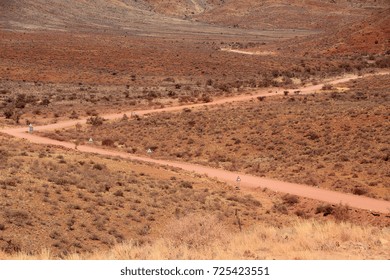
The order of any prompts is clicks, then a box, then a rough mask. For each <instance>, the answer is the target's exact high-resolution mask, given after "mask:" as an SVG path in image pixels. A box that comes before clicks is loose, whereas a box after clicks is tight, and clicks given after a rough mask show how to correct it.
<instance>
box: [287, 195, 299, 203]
mask: <svg viewBox="0 0 390 280" xmlns="http://www.w3.org/2000/svg"><path fill="white" fill-rule="evenodd" d="M283 202H284V203H286V204H288V205H294V204H297V203H298V202H299V197H298V196H296V195H293V194H286V195H284V196H283Z"/></svg>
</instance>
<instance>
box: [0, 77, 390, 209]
mask: <svg viewBox="0 0 390 280" xmlns="http://www.w3.org/2000/svg"><path fill="white" fill-rule="evenodd" d="M381 74H386V73H381ZM356 78H358V77H357V76H350V77H347V78H342V79H337V80H333V81H330V82H328V84H337V83H341V82H346V81H348V80H351V79H356ZM322 86H323V84H320V85H316V86H310V87H304V88H301V89H298V90H300V94H307V93H311V92H313V91H315V90H319V89H321V87H322ZM281 92H282V89H279V94H281ZM277 94H278V93H277V92H276V90H275V89H274V90H272V92H268V90H261V91H257V92H254V94H252V95H251V96H238V97H231V98H225V99H220V100H216V101H213V102H210V103H207V104H194V105H185V106H176V107H170V108H164V109H156V110H153V109H152V110H143V111H137V112H136V113H137V114H138V115H144V114H149V113H158V112H163V111H165V112H171V111H178V110H182V109H183V108H188V107H192V108H195V107H202V106H210V105H216V104H222V103H229V102H237V101H245V100H250V99H252V98H255V97H257V96H270V95H277ZM126 113H128V114H129V113H130V112H126ZM123 114H124V113H119V114H111V115H107V116H104V118H106V119H117V118H120V117H122V116H123ZM85 122H86V119H83V120H72V121H64V122H60V123H55V124H49V125H44V126H40V127H35V128H34V129H35V130H38V131H43V130H53V129H61V128H65V127H69V126H73V125H75V124H76V123H85ZM26 131H27V129H26V128H8V129H3V130H1V131H0V132H2V133H5V134H8V135H11V136H14V137H17V138H23V139H27V140H28V141H30V142H33V143H37V144H45V145H56V146H62V147H66V148H69V149H74V148H75V144H74V143H70V142H61V141H57V140H53V139H49V138H45V137H41V136H37V135H35V134H33V133H32V134H29V133H26ZM77 149H78V150H79V151H81V152H86V153H96V154H100V155H107V156H118V157H121V158H125V159H133V160H140V161H145V162H151V163H156V164H159V165H166V166H172V167H178V168H181V169H183V170H186V171H191V172H196V173H198V174H206V175H208V176H209V177H215V178H217V179H218V180H221V181H224V182H226V183H228V184H231V185H234V184H235V183H236V179H237V176H240V178H241V182H240V185H241V187H247V188H268V189H270V190H273V191H278V192H283V193H290V194H294V195H298V196H301V197H306V198H311V199H316V200H319V201H324V202H327V203H331V204H338V203H343V204H347V205H348V206H350V207H354V208H360V209H366V210H370V211H376V212H381V213H390V202H388V201H383V200H377V199H373V198H369V197H364V196H357V195H352V194H347V193H340V192H335V191H330V190H324V189H319V188H315V187H311V186H307V185H300V184H294V183H288V182H282V181H278V180H273V179H268V178H263V177H257V176H252V175H247V174H239V173H235V172H230V171H226V170H221V169H215V168H211V167H207V166H201V165H196V164H191V163H185V162H175V161H167V160H158V159H153V158H151V157H139V156H134V155H131V154H128V153H124V152H119V151H109V150H104V149H100V148H97V147H95V146H92V145H82V146H78V148H77Z"/></svg>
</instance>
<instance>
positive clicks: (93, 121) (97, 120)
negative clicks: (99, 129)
mask: <svg viewBox="0 0 390 280" xmlns="http://www.w3.org/2000/svg"><path fill="white" fill-rule="evenodd" d="M103 122H104V119H103V118H102V117H99V116H92V117H90V118H89V119H87V124H90V125H93V126H99V125H102V124H103Z"/></svg>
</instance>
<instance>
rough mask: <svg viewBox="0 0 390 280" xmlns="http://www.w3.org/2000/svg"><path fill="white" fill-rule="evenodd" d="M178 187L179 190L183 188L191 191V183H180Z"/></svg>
mask: <svg viewBox="0 0 390 280" xmlns="http://www.w3.org/2000/svg"><path fill="white" fill-rule="evenodd" d="M180 187H181V188H184V189H192V188H193V187H192V183H191V182H188V181H182V182H181V183H180Z"/></svg>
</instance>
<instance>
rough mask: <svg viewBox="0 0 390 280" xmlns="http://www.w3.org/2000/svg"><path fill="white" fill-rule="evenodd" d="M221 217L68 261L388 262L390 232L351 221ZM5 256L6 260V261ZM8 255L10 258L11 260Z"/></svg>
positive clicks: (183, 223) (191, 219)
mask: <svg viewBox="0 0 390 280" xmlns="http://www.w3.org/2000/svg"><path fill="white" fill-rule="evenodd" d="M217 221H218V219H217V218H216V217H215V216H207V217H199V216H188V217H187V218H184V219H180V220H178V221H175V222H174V223H172V224H169V227H167V230H166V232H165V237H163V238H158V239H156V240H154V241H153V242H151V243H147V244H139V243H137V242H126V243H124V244H118V245H116V246H114V247H113V248H112V249H110V250H108V251H96V252H93V253H91V254H71V255H69V256H67V257H66V259H72V260H78V259H94V260H101V259H102V260H112V259H123V260H125V259H153V260H155V259H157V260H160V259H164V260H166V259H168V260H171V259H185V260H191V259H194V260H196V259H290V260H292V259H388V258H389V257H390V255H389V252H390V231H389V229H388V228H384V229H377V228H373V227H361V226H356V225H352V224H349V223H334V222H325V223H320V222H316V221H313V220H307V221H302V220H299V221H295V222H294V223H293V224H292V225H289V226H281V227H279V228H277V227H273V226H269V225H266V224H258V225H256V226H254V227H251V228H249V229H247V230H245V231H243V232H241V233H231V232H230V231H229V230H227V229H226V228H224V225H223V224H221V223H218V222H217ZM1 257H4V255H3V256H1V254H0V258H1ZM7 257H8V256H7ZM52 257H53V256H52V255H51V253H50V251H48V250H43V251H42V252H41V253H39V254H37V255H32V256H31V255H27V254H22V253H21V254H15V255H13V256H12V257H11V258H12V259H51V258H52Z"/></svg>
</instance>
